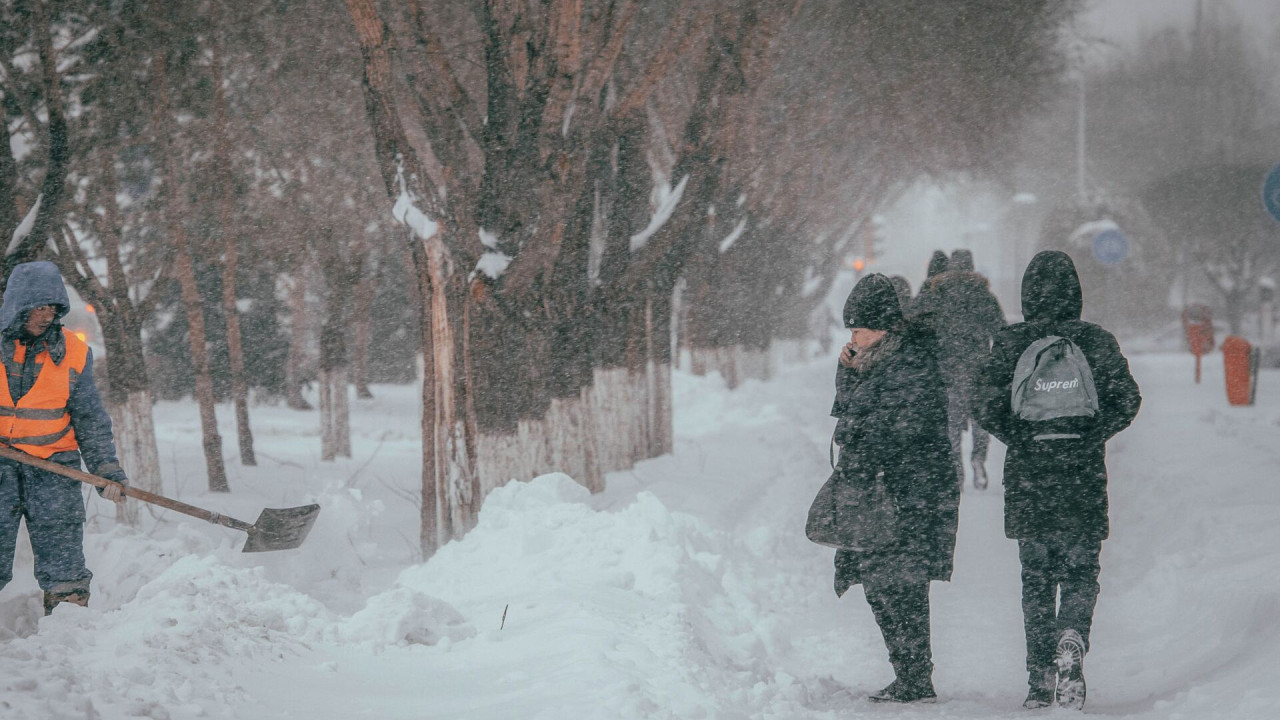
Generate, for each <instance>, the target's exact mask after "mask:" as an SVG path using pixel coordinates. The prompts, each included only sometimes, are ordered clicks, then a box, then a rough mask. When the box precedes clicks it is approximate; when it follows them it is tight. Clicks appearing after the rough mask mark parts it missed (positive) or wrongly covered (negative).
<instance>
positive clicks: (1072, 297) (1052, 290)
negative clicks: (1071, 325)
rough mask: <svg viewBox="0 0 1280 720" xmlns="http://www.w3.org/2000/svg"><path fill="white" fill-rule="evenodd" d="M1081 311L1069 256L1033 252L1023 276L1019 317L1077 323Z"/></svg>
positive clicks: (1077, 282) (1080, 297)
mask: <svg viewBox="0 0 1280 720" xmlns="http://www.w3.org/2000/svg"><path fill="white" fill-rule="evenodd" d="M1083 310H1084V295H1083V293H1082V292H1081V291H1080V275H1079V274H1077V273H1076V264H1075V263H1074V262H1072V261H1071V258H1070V256H1068V255H1067V254H1066V253H1064V252H1060V251H1058V250H1044V251H1042V252H1039V253H1036V256H1035V257H1033V258H1031V262H1030V263H1029V264H1028V265H1027V271H1026V272H1025V273H1023V275H1022V317H1023V318H1025V319H1026V320H1028V321H1035V320H1079V319H1080V314H1081V312H1082V311H1083Z"/></svg>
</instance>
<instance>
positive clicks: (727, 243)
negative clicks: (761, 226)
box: [720, 218, 747, 255]
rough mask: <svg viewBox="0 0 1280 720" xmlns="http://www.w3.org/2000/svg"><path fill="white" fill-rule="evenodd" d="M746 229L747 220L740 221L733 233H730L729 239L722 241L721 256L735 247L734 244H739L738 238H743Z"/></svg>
mask: <svg viewBox="0 0 1280 720" xmlns="http://www.w3.org/2000/svg"><path fill="white" fill-rule="evenodd" d="M746 229H747V219H746V218H742V219H741V220H739V221H738V224H737V225H735V226H734V228H733V232H731V233H729V236H728V237H726V238H725V239H723V240H721V241H720V254H721V255H723V254H724V253H725V251H727V250H728V249H729V248H731V247H733V244H734V243H736V242H738V238H740V237H742V231H743V230H746Z"/></svg>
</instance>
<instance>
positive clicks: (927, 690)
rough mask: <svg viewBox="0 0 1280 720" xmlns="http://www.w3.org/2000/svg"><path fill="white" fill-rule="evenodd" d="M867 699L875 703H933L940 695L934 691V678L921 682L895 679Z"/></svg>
mask: <svg viewBox="0 0 1280 720" xmlns="http://www.w3.org/2000/svg"><path fill="white" fill-rule="evenodd" d="M867 699H868V700H870V701H871V702H873V703H932V702H937V701H938V695H937V693H935V692H934V691H933V681H932V680H925V681H924V682H920V683H904V682H902V681H901V680H894V681H893V682H891V683H889V686H888V687H886V688H885V689H883V690H881V691H880V692H878V693H875V694H873V695H870V696H869V697H867Z"/></svg>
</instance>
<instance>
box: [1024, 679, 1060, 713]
mask: <svg viewBox="0 0 1280 720" xmlns="http://www.w3.org/2000/svg"><path fill="white" fill-rule="evenodd" d="M1057 684H1058V673H1057V671H1056V670H1045V671H1044V672H1033V673H1031V676H1030V678H1029V683H1028V685H1029V688H1028V689H1027V699H1026V700H1023V701H1022V707H1024V708H1026V709H1028V710H1039V709H1040V708H1046V707H1049V706H1050V705H1052V704H1053V690H1054V688H1055V687H1056V686H1057Z"/></svg>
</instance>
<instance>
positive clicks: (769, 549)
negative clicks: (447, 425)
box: [0, 355, 1280, 720]
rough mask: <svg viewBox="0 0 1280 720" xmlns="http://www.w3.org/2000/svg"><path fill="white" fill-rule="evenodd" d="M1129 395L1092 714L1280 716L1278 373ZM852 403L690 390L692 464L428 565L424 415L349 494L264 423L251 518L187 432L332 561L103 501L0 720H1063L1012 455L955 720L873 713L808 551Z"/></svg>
mask: <svg viewBox="0 0 1280 720" xmlns="http://www.w3.org/2000/svg"><path fill="white" fill-rule="evenodd" d="M1133 365H1134V371H1135V374H1136V375H1137V377H1138V380H1139V383H1140V384H1141V385H1142V388H1143V393H1144V398H1145V403H1144V407H1143V410H1142V413H1141V414H1140V415H1139V417H1138V421H1137V423H1136V424H1135V426H1134V427H1133V428H1131V429H1130V430H1128V431H1126V432H1125V433H1123V434H1122V435H1121V436H1119V438H1117V440H1115V441H1113V443H1112V445H1111V446H1110V467H1111V475H1112V482H1111V490H1112V492H1111V497H1112V525H1113V534H1112V538H1111V539H1110V540H1109V541H1108V542H1107V543H1106V544H1105V545H1104V551H1103V572H1102V578H1101V582H1102V586H1103V590H1102V596H1101V598H1100V600H1099V603H1098V610H1097V615H1096V620H1095V631H1094V649H1093V652H1092V653H1091V654H1090V655H1089V658H1088V662H1087V665H1086V667H1087V671H1088V679H1089V688H1090V698H1089V710H1088V713H1089V714H1098V715H1108V716H1116V717H1129V718H1218V717H1221V718H1270V717H1275V715H1276V712H1277V709H1278V708H1280V689H1277V688H1276V687H1275V682H1274V680H1275V674H1276V670H1277V668H1280V650H1277V649H1276V645H1277V643H1276V641H1277V639H1278V638H1277V634H1278V633H1280V630H1278V629H1277V628H1278V627H1280V562H1278V560H1280V523H1277V522H1276V517H1277V514H1278V513H1277V511H1278V510H1280V483H1278V482H1277V479H1276V468H1277V467H1278V461H1280V442H1277V441H1276V440H1277V436H1278V435H1280V372H1275V371H1265V372H1264V375H1263V378H1262V380H1261V387H1260V389H1259V396H1258V406H1257V407H1254V408H1228V407H1227V406H1226V403H1225V399H1224V393H1223V391H1222V379H1221V363H1220V360H1218V359H1216V358H1214V359H1211V360H1210V361H1209V363H1208V364H1207V365H1206V368H1205V380H1204V383H1203V384H1202V385H1200V386H1195V385H1193V384H1192V383H1191V379H1190V378H1191V365H1190V362H1189V359H1188V358H1184V357H1181V356H1162V355H1152V356H1140V357H1137V358H1134V362H1133ZM832 372H833V370H832V366H831V363H830V362H828V361H822V362H815V363H809V364H805V365H800V366H794V367H791V368H788V369H786V370H784V371H783V372H782V373H781V374H780V376H779V377H778V378H776V379H774V380H772V381H770V382H768V383H759V382H750V383H747V384H746V385H745V386H743V387H742V388H740V389H738V390H736V391H734V392H728V391H726V390H725V389H724V388H723V386H722V384H721V383H720V382H719V380H718V378H692V377H689V376H687V375H683V374H679V373H677V375H676V378H675V382H676V435H677V437H676V451H675V453H674V455H672V456H668V457H663V458H659V459H656V460H653V461H649V462H645V463H642V464H641V465H640V466H638V467H637V468H636V469H635V470H633V471H628V472H620V473H613V474H611V475H610V476H609V477H608V490H607V491H606V492H604V493H603V494H601V495H598V496H594V497H592V496H590V495H588V494H587V493H586V492H585V491H584V490H582V489H581V488H580V487H579V486H578V485H577V484H576V483H574V482H573V481H572V480H571V479H569V478H567V477H565V476H562V475H561V476H554V475H553V476H547V477H543V478H540V479H538V480H537V481H535V482H532V483H518V484H513V485H510V486H508V487H505V488H503V489H501V490H499V491H497V492H496V493H494V495H492V496H491V497H490V498H489V500H488V501H487V502H486V505H485V508H484V511H483V512H482V515H481V519H480V524H479V526H478V527H477V528H476V529H475V530H474V531H473V532H472V533H471V534H470V535H469V536H468V537H467V538H466V539H464V540H463V541H461V542H457V543H453V544H451V545H449V546H448V547H446V548H445V549H443V550H442V551H441V552H440V553H438V554H437V555H436V556H435V557H434V558H433V559H432V560H431V561H430V562H428V563H425V564H418V563H415V562H414V561H413V558H412V552H413V551H412V547H413V544H414V539H415V538H416V535H417V527H416V515H417V508H416V507H414V506H413V493H414V491H415V488H416V486H417V482H418V477H417V471H416V458H417V452H418V445H417V441H416V439H415V437H414V430H415V427H416V415H415V413H416V408H415V400H414V391H413V390H412V389H411V388H410V389H406V388H395V387H381V388H375V392H376V393H377V395H378V399H376V400H374V401H355V402H353V413H354V414H355V417H354V418H353V422H352V426H353V428H355V429H356V436H355V437H354V438H353V440H354V443H353V445H354V449H355V451H356V452H355V457H354V458H353V459H351V460H346V461H341V462H338V463H319V462H317V461H316V460H315V459H314V456H315V455H316V454H317V452H316V451H317V450H318V447H319V439H318V437H317V430H316V428H315V427H314V425H315V422H316V421H315V417H314V415H313V414H304V413H296V412H292V411H288V410H285V409H282V408H280V409H277V408H262V409H260V410H258V411H256V414H255V430H257V433H258V435H257V440H258V445H259V448H260V450H261V452H260V456H261V457H263V458H264V460H263V461H262V462H263V466H262V467H259V468H238V467H230V468H229V470H230V471H232V473H233V477H232V478H231V482H232V486H233V489H234V493H233V494H232V495H231V496H230V497H227V496H215V495H209V494H206V493H203V492H201V490H200V486H201V485H202V483H203V477H202V473H201V471H202V468H203V464H202V461H201V459H200V445H199V436H198V424H197V423H196V414H195V411H194V408H193V407H192V406H191V405H189V404H168V403H162V404H161V405H160V406H158V417H157V426H158V427H159V428H160V429H161V430H160V431H161V435H162V438H161V442H162V450H161V456H162V462H163V464H165V466H166V477H165V481H166V489H167V490H168V491H169V492H170V494H174V495H177V496H179V497H181V498H182V499H184V500H186V501H189V502H195V503H196V504H202V503H203V504H206V505H209V506H213V507H217V508H219V509H222V510H225V511H227V512H230V513H232V514H235V515H237V516H239V517H246V518H247V519H250V520H252V519H253V516H254V515H253V513H255V512H256V509H257V508H260V507H262V506H263V505H271V506H287V505H292V504H299V503H302V502H306V501H310V500H316V501H318V502H320V503H321V504H322V505H324V508H325V509H324V512H323V513H322V514H321V517H320V522H319V523H318V524H317V526H316V529H315V531H314V533H313V536H312V537H311V538H310V539H309V540H308V542H307V544H306V545H305V546H304V547H303V548H302V549H301V550H299V551H297V552H296V553H275V554H270V555H241V554H240V553H239V552H238V545H239V538H238V537H237V536H235V535H234V534H231V533H228V532H227V531H224V530H220V529H218V528H213V527H208V526H205V525H203V524H200V523H198V522H188V521H185V520H181V519H175V518H174V517H172V516H165V515H157V516H156V517H155V518H149V519H148V522H147V524H146V532H143V533H136V532H133V531H129V530H126V529H121V528H116V527H114V523H113V521H111V520H110V518H109V517H108V516H105V515H103V514H102V513H103V512H106V510H105V507H106V505H105V503H102V502H101V501H96V500H95V501H94V502H93V503H92V504H91V513H92V514H93V515H94V518H93V520H92V521H91V524H90V532H89V535H88V554H89V556H90V558H89V559H90V566H91V567H92V568H93V569H94V570H95V572H96V573H97V577H96V578H95V585H94V598H93V607H91V608H89V609H80V608H75V607H63V608H59V610H58V612H56V613H55V614H54V616H53V617H51V618H48V619H39V605H38V595H37V593H36V591H35V588H34V582H33V581H32V580H31V578H30V576H31V558H30V551H29V549H21V550H20V553H19V560H18V563H17V565H16V567H15V580H14V582H13V583H11V584H10V586H9V587H8V588H6V589H5V590H4V591H3V593H0V718H4V719H7V718H10V717H13V718H21V717H26V718H36V717H40V718H64V717H66V718H71V717H75V718H83V717H92V718H103V719H109V718H128V717H151V718H195V717H226V718H299V719H301V718H308V719H312V718H314V719H324V718H360V717H376V718H379V719H380V720H383V719H389V718H424V717H430V718H474V719H487V718H493V719H498V718H503V719H505V718H579V717H581V718H632V717H634V718H668V717H670V718H838V717H851V716H867V717H882V718H917V717H918V718H959V719H970V718H972V719H977V718H1025V717H1030V716H1034V715H1041V714H1043V713H1028V712H1026V711H1022V710H1021V709H1019V703H1020V702H1021V700H1022V697H1023V694H1024V693H1025V686H1024V680H1025V673H1024V671H1023V645H1022V627H1021V610H1020V605H1019V578H1018V562H1017V551H1016V544H1015V543H1014V542H1013V541H1010V540H1006V539H1005V538H1004V536H1003V526H1002V504H1001V496H1000V490H999V484H998V483H999V477H1000V473H999V468H1000V462H1001V460H1002V458H1003V452H1002V448H1001V447H1000V446H999V444H998V443H997V444H993V448H992V457H991V459H990V460H989V463H988V467H989V469H990V470H991V472H992V487H991V489H989V490H987V491H985V492H976V491H973V490H969V489H967V490H966V492H965V494H964V497H963V501H962V506H961V517H960V537H959V542H958V548H957V563H956V573H955V577H954V581H953V582H951V583H935V584H934V586H933V593H932V597H933V609H934V614H933V638H934V654H935V663H936V665H937V670H936V672H935V684H936V686H937V689H938V692H939V695H940V696H941V702H940V703H939V704H937V705H934V706H920V707H907V708H901V707H882V706H873V705H871V704H869V703H868V702H867V701H866V699H865V696H866V695H867V694H868V693H869V692H871V691H874V690H877V689H879V688H880V687H881V686H883V685H884V684H886V683H887V682H888V681H889V680H890V679H891V671H890V669H889V665H888V662H887V659H886V657H885V650H884V647H883V643H882V641H881V640H880V636H879V631H878V630H877V629H876V627H875V623H874V621H873V620H872V617H871V613H870V610H869V609H868V608H867V606H866V603H865V601H864V600H863V598H862V597H861V593H860V592H859V591H858V590H856V589H855V590H854V591H851V592H850V593H849V594H848V595H846V596H845V598H844V599H842V600H837V599H836V598H835V595H834V593H833V592H832V590H831V555H832V553H831V551H830V550H825V549H823V548H820V547H817V546H815V545H812V544H810V543H808V542H807V541H806V540H805V539H804V537H803V532H802V527H803V521H804V514H805V511H806V509H807V507H808V503H809V500H810V499H811V498H812V495H813V493H814V492H815V491H816V489H817V487H818V486H819V485H820V484H821V483H822V481H823V480H824V479H825V478H826V475H827V473H828V472H829V471H828V466H827V438H828V437H829V432H830V429H831V426H832V421H831V420H830V419H829V418H827V417H826V412H827V409H828V408H829V406H830V401H831V376H832ZM224 415H227V416H228V417H226V418H224V420H227V421H229V420H230V417H229V415H230V414H229V413H224ZM231 430H232V428H230V427H229V426H228V427H226V428H224V431H223V432H224V437H227V438H233V437H234V432H231ZM226 450H227V451H228V452H232V448H230V447H227V448H226ZM237 473H238V474H237ZM1049 714H1053V715H1055V716H1062V715H1060V714H1057V713H1049Z"/></svg>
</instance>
